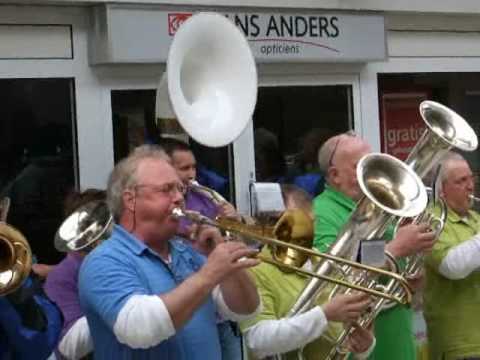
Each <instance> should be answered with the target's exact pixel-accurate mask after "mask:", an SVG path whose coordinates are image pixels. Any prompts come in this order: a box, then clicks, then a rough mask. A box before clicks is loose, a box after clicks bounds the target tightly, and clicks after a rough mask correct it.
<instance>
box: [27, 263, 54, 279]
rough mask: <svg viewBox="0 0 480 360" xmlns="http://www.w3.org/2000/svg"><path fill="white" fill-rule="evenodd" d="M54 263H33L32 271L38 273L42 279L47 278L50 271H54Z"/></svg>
mask: <svg viewBox="0 0 480 360" xmlns="http://www.w3.org/2000/svg"><path fill="white" fill-rule="evenodd" d="M53 267H54V265H47V264H33V265H32V271H33V272H34V273H35V274H37V275H38V276H39V277H40V278H41V279H46V278H47V276H48V273H49V272H50V271H52V269H53Z"/></svg>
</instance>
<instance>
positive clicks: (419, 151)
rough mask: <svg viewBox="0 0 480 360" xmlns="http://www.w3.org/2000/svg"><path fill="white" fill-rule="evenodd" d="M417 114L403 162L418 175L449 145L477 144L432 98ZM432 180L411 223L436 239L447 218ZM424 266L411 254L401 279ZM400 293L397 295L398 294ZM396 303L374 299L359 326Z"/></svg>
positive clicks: (341, 345)
mask: <svg viewBox="0 0 480 360" xmlns="http://www.w3.org/2000/svg"><path fill="white" fill-rule="evenodd" d="M419 111H420V115H421V117H422V119H423V121H424V122H425V125H426V126H427V129H426V130H425V131H424V132H423V134H422V136H421V137H420V139H419V141H418V142H417V144H415V146H414V148H413V149H412V151H411V152H410V154H409V156H408V157H407V159H406V160H405V163H406V164H407V165H408V166H410V167H411V168H412V169H413V170H414V171H415V172H416V173H417V174H418V176H419V177H420V178H422V179H423V178H425V177H426V175H427V174H428V173H429V171H430V170H431V169H432V168H433V167H434V166H435V165H437V164H439V163H440V162H441V161H442V160H443V158H444V157H445V155H446V154H447V153H448V151H450V150H451V149H452V148H455V149H459V150H462V151H473V150H475V149H476V148H477V146H478V139H477V136H476V134H475V132H474V131H473V129H472V128H471V127H470V125H469V124H468V123H467V122H466V121H465V119H463V118H462V117H461V116H460V115H458V114H457V113H456V112H455V111H453V110H452V109H450V108H448V107H446V106H444V105H442V104H439V103H437V102H434V101H429V100H427V101H423V102H422V103H421V104H420V106H419ZM437 176H438V171H437V174H436V176H435V178H434V179H433V180H432V187H431V188H426V190H427V192H428V194H429V206H428V207H427V208H426V209H425V211H423V212H422V213H421V214H419V215H417V216H415V217H414V218H413V220H412V223H416V224H419V223H427V224H429V225H430V227H431V229H432V231H434V233H435V238H436V239H438V237H439V236H440V234H441V232H442V230H443V227H444V225H445V222H446V218H447V206H446V204H445V202H444V201H443V200H442V199H440V198H439V197H438V196H437V194H436V191H435V188H436V187H435V183H436V180H437V179H436V177H437ZM435 206H438V207H439V208H440V214H439V215H436V214H434V213H433V212H432V210H433V207H435ZM402 221H403V219H402V218H400V219H398V221H397V224H396V227H395V232H396V231H397V230H398V227H399V226H400V225H401V224H402ZM422 266H423V254H414V255H411V256H408V257H407V258H406V262H405V266H404V268H403V269H402V270H401V271H400V275H402V276H403V277H404V278H406V279H408V278H413V277H415V276H417V275H418V274H419V272H420V270H421V269H422ZM385 286H386V288H387V289H389V290H388V293H390V294H395V293H396V292H397V291H398V288H397V287H396V284H394V283H393V282H391V281H389V282H387V283H386V285H385ZM397 295H399V294H397ZM393 305H395V304H394V303H393V302H391V301H388V300H385V299H377V300H376V301H375V303H374V304H373V305H372V306H371V308H370V309H369V311H367V312H366V313H365V314H363V315H362V317H361V318H360V319H359V321H358V323H359V325H360V326H362V327H368V326H369V325H370V324H371V323H372V322H373V321H374V320H375V318H376V317H377V315H378V314H379V313H380V312H381V311H382V310H383V309H386V308H387V309H388V308H390V307H392V306H393ZM352 331H353V328H352V327H351V326H350V327H347V328H346V329H345V330H344V331H343V332H342V333H341V334H340V336H339V338H338V339H337V343H336V346H335V347H334V348H333V349H332V351H331V352H330V354H329V356H328V358H327V359H328V360H333V359H344V358H345V357H346V356H347V355H348V351H347V350H346V348H345V343H346V341H347V339H348V337H349V335H350V334H351V332H352Z"/></svg>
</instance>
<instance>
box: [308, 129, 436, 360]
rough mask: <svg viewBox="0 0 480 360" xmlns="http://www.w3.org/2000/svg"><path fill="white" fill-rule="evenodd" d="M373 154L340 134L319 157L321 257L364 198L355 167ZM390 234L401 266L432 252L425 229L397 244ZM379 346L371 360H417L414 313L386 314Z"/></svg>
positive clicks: (409, 230)
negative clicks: (322, 182)
mask: <svg viewBox="0 0 480 360" xmlns="http://www.w3.org/2000/svg"><path fill="white" fill-rule="evenodd" d="M369 152H371V148H370V146H369V145H368V144H367V143H366V142H365V141H364V140H362V139H361V138H360V137H357V136H355V135H353V134H349V133H347V134H341V135H337V136H334V137H332V138H330V139H328V140H327V141H326V142H325V143H324V145H323V146H322V147H321V148H320V151H319V165H320V169H321V170H322V172H323V173H324V174H325V178H326V181H327V185H326V187H325V191H324V192H323V193H322V194H320V195H319V196H317V197H316V198H315V200H314V205H313V210H314V217H315V239H314V247H315V248H316V249H318V250H320V251H322V252H325V251H327V250H328V248H329V247H330V246H331V245H332V244H333V243H334V242H335V240H336V237H337V234H338V233H339V231H340V230H341V229H342V227H343V226H344V225H345V224H347V222H348V218H349V217H350V214H351V213H352V212H353V210H354V209H355V206H356V202H357V201H358V200H359V199H360V198H361V197H362V195H363V194H362V192H361V190H360V188H359V186H358V183H357V174H356V167H357V163H358V162H359V160H360V159H361V158H362V157H363V156H364V155H366V154H368V153H369ZM392 238H393V232H392V231H391V230H390V231H387V233H386V234H385V239H386V240H387V241H388V240H391V241H389V242H388V243H387V244H386V246H385V250H386V251H388V252H389V253H390V254H391V255H393V256H394V257H395V258H397V259H398V260H399V262H401V258H402V257H405V256H408V255H411V254H414V253H417V252H420V251H424V250H427V249H430V248H431V247H432V245H433V241H434V234H433V233H432V232H430V231H428V232H427V226H426V225H407V226H404V227H402V228H401V229H400V230H399V232H398V233H397V234H396V236H395V237H394V238H393V239H392ZM375 337H376V339H377V345H376V347H375V350H374V352H373V354H372V355H371V357H370V359H375V360H414V359H415V358H416V349H415V341H414V334H413V327H412V311H411V310H410V309H409V308H408V307H406V306H401V305H397V306H394V307H393V308H391V309H389V310H385V311H382V312H381V313H380V315H379V316H378V317H377V319H376V320H375Z"/></svg>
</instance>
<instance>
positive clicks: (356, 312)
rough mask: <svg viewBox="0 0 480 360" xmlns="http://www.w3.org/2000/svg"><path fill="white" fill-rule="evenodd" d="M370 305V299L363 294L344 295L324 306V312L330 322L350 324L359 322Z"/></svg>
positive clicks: (334, 298) (336, 297)
mask: <svg viewBox="0 0 480 360" xmlns="http://www.w3.org/2000/svg"><path fill="white" fill-rule="evenodd" d="M370 303H371V299H370V297H369V296H368V294H366V293H363V292H360V293H356V294H346V295H345V294H342V295H337V296H335V297H333V299H332V300H330V301H329V302H328V303H327V304H325V305H323V312H324V313H325V317H326V318H327V320H328V321H338V322H343V323H350V322H353V321H355V320H357V319H358V318H359V317H360V315H361V314H362V313H363V312H364V311H365V310H366V309H367V308H368V306H369V305H370Z"/></svg>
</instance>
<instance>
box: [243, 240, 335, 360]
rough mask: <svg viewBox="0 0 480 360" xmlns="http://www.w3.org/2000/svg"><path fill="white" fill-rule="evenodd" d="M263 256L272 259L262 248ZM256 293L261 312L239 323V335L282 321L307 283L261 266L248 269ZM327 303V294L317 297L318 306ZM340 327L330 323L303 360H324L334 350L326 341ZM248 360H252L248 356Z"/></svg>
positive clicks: (293, 354)
mask: <svg viewBox="0 0 480 360" xmlns="http://www.w3.org/2000/svg"><path fill="white" fill-rule="evenodd" d="M262 256H271V255H270V252H269V250H268V249H267V248H266V247H265V248H264V249H263V250H262ZM250 271H251V273H252V274H253V277H254V279H255V282H256V285H257V289H258V291H259V293H260V296H261V298H262V312H261V313H260V314H259V315H257V316H256V317H255V318H254V319H251V320H247V321H244V322H241V323H240V328H241V329H242V331H245V330H247V329H248V328H249V327H251V326H253V325H254V324H256V323H258V322H259V321H262V320H278V319H281V318H284V317H285V315H286V314H287V313H288V311H289V310H290V309H291V308H292V306H293V304H294V303H295V301H296V300H297V297H298V296H299V294H300V292H301V291H302V290H303V288H304V286H305V284H306V283H307V281H308V278H307V277H304V276H302V275H300V274H296V273H290V272H288V273H287V272H283V271H282V270H280V269H279V268H278V267H277V266H274V265H271V264H267V263H262V264H260V265H258V266H256V267H254V268H252V269H250ZM327 300H328V293H326V294H323V296H320V297H319V300H318V304H322V303H324V302H326V301H327ZM341 326H342V325H341V324H339V323H330V324H329V327H328V328H327V331H326V332H324V334H323V335H322V336H321V337H320V338H318V339H317V340H315V341H313V342H311V343H310V344H308V345H307V346H306V347H305V348H304V351H303V355H304V356H305V359H306V360H323V359H325V358H326V356H327V354H328V352H329V351H330V349H331V347H332V346H333V345H332V344H331V343H329V342H328V341H327V340H326V339H327V338H329V339H334V338H336V337H337V336H338V334H339V333H340V331H341ZM249 359H254V357H253V356H252V355H251V354H250V356H249ZM287 359H292V360H293V359H297V357H296V351H292V352H290V353H288V354H287Z"/></svg>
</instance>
